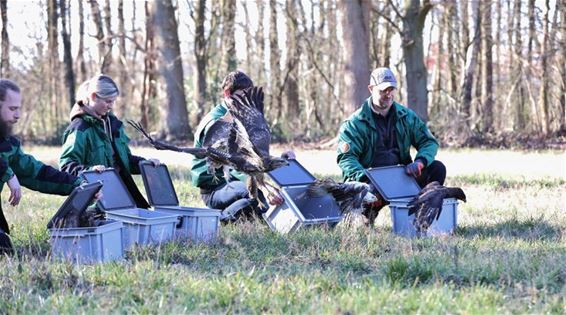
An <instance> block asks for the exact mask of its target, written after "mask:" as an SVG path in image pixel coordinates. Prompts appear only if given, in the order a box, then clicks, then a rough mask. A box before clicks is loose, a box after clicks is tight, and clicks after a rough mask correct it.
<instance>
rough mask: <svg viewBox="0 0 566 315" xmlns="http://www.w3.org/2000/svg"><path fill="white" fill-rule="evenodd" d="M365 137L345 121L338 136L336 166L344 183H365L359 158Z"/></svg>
mask: <svg viewBox="0 0 566 315" xmlns="http://www.w3.org/2000/svg"><path fill="white" fill-rule="evenodd" d="M365 138H366V137H365V135H363V134H361V133H360V131H359V129H358V128H357V127H356V126H355V125H354V124H353V123H352V122H351V121H345V122H344V123H343V124H342V126H341V127H340V133H339V135H338V149H337V151H338V156H337V158H336V160H337V162H338V166H339V167H340V169H342V177H343V179H344V180H345V181H367V177H366V175H365V172H364V167H363V166H362V164H361V163H360V156H361V155H362V153H363V150H364V149H367V148H366V145H365V141H364V140H365Z"/></svg>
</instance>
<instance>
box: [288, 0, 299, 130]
mask: <svg viewBox="0 0 566 315" xmlns="http://www.w3.org/2000/svg"><path fill="white" fill-rule="evenodd" d="M297 15H298V14H297V0H287V66H286V67H285V68H286V71H287V81H286V84H285V89H284V91H285V101H286V106H285V112H284V115H285V117H287V120H288V123H291V124H293V120H294V119H292V118H295V117H299V115H300V107H299V84H298V80H299V58H300V56H301V48H300V46H299V42H298V39H299V37H300V33H299V25H298V23H299V22H298V18H297ZM291 114H292V115H291ZM293 125H294V124H293Z"/></svg>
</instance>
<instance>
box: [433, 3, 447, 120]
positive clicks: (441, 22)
mask: <svg viewBox="0 0 566 315" xmlns="http://www.w3.org/2000/svg"><path fill="white" fill-rule="evenodd" d="M434 16H435V15H433V17H434ZM438 16H439V17H438V23H437V25H438V34H439V35H438V41H437V48H438V49H437V51H436V62H435V65H434V84H433V89H432V104H431V112H432V111H433V110H434V111H438V110H439V108H438V105H439V104H440V103H441V100H442V94H443V91H442V82H444V80H443V79H442V66H443V65H444V62H443V61H444V60H446V59H445V58H446V55H445V52H444V36H446V35H447V30H448V23H449V22H448V21H449V15H448V7H447V6H445V7H444V12H443V14H440V13H438ZM432 25H434V23H432ZM432 31H433V30H432V29H431V30H430V33H432ZM448 43H451V42H450V41H448ZM448 46H450V44H449V45H448ZM431 114H432V113H431Z"/></svg>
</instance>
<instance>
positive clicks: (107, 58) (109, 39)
mask: <svg viewBox="0 0 566 315" xmlns="http://www.w3.org/2000/svg"><path fill="white" fill-rule="evenodd" d="M104 27H105V28H106V36H105V40H104V42H105V44H106V54H105V55H104V60H103V61H102V62H103V67H104V69H107V70H106V71H109V70H110V69H112V63H113V60H112V49H113V46H114V45H113V39H114V32H113V31H112V11H111V7H110V0H106V4H105V5H104Z"/></svg>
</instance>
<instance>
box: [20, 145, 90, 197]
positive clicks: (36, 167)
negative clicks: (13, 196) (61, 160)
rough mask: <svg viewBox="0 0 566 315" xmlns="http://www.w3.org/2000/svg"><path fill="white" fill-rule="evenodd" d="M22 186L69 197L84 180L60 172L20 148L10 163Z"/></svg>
mask: <svg viewBox="0 0 566 315" xmlns="http://www.w3.org/2000/svg"><path fill="white" fill-rule="evenodd" d="M9 165H10V167H11V169H12V170H13V172H14V174H16V176H17V178H18V180H19V182H20V184H21V185H22V186H24V187H27V188H29V189H31V190H35V191H39V192H42V193H49V194H58V195H68V194H70V193H71V191H72V190H73V188H75V187H77V186H79V185H80V184H81V182H82V180H81V179H80V178H79V177H77V176H74V175H71V174H69V173H66V172H62V171H58V170H57V169H55V168H54V167H52V166H49V165H46V164H44V163H42V162H40V161H38V160H36V159H35V158H34V157H33V156H31V155H29V154H25V153H24V152H23V151H22V149H21V148H20V147H19V146H18V148H17V150H16V152H15V154H14V155H13V156H11V157H10V163H9Z"/></svg>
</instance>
